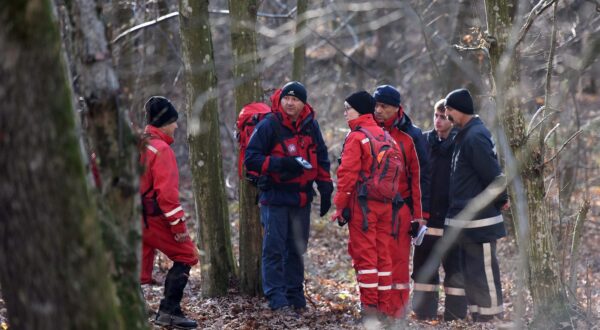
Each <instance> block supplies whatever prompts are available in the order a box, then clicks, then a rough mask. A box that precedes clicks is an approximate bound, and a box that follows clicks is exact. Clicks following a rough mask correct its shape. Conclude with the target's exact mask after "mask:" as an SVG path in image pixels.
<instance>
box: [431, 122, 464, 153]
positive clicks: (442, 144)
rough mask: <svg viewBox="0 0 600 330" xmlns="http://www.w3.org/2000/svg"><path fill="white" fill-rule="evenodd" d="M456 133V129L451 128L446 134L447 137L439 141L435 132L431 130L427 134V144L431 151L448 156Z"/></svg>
mask: <svg viewBox="0 0 600 330" xmlns="http://www.w3.org/2000/svg"><path fill="white" fill-rule="evenodd" d="M457 133H458V128H456V127H453V128H451V129H450V132H449V133H448V137H447V138H445V139H443V140H442V139H440V137H439V136H438V134H437V131H436V130H431V131H429V132H428V134H427V143H429V145H430V146H431V149H432V150H435V151H436V152H439V153H441V154H444V155H447V154H449V151H450V149H451V148H452V144H453V143H454V141H453V140H454V137H455V136H456V134H457Z"/></svg>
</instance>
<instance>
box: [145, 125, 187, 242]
mask: <svg viewBox="0 0 600 330" xmlns="http://www.w3.org/2000/svg"><path fill="white" fill-rule="evenodd" d="M144 133H146V134H148V135H150V138H149V139H148V140H147V145H146V146H145V148H144V149H143V150H142V152H141V154H140V164H141V165H142V166H143V168H144V173H143V174H142V177H141V178H140V193H141V194H143V193H145V192H146V191H148V189H150V188H151V187H152V190H150V191H148V193H146V195H145V197H147V198H150V197H152V196H153V195H154V194H155V193H156V198H157V200H158V205H159V207H160V209H161V210H162V212H163V216H162V217H161V218H162V219H163V220H165V221H167V222H169V223H171V222H173V221H175V220H177V219H181V218H183V216H184V212H183V208H182V207H181V203H180V202H179V171H178V170H177V160H176V159H175V153H174V152H173V149H171V147H170V146H169V145H170V144H171V143H173V138H172V137H170V136H168V135H166V134H164V133H163V132H162V131H160V130H159V129H158V128H156V127H154V126H150V125H148V126H146V128H145V129H144ZM180 223H181V224H183V222H180ZM183 228H185V227H183ZM184 231H185V230H184Z"/></svg>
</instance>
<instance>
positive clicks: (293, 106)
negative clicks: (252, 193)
mask: <svg viewBox="0 0 600 330" xmlns="http://www.w3.org/2000/svg"><path fill="white" fill-rule="evenodd" d="M271 103H272V104H271V111H272V113H271V114H269V115H267V116H265V118H264V119H262V120H261V121H260V122H258V124H257V125H256V128H255V129H254V133H253V134H252V136H251V137H250V141H249V142H248V146H247V148H246V151H245V157H244V165H245V167H246V169H247V170H248V171H249V172H250V171H252V172H255V173H256V174H257V175H258V179H257V186H258V188H259V191H260V192H259V205H260V215H261V223H262V226H263V229H264V237H263V245H262V285H263V291H264V294H265V296H266V297H267V299H268V301H269V307H270V308H271V309H272V310H277V311H280V312H284V313H285V312H288V311H291V310H292V309H293V310H295V311H296V312H302V311H304V310H305V309H306V299H305V297H304V260H303V258H304V257H303V255H304V253H305V252H306V249H307V245H308V237H309V230H310V209H311V202H312V199H313V195H314V189H313V183H315V182H316V184H317V189H318V190H319V193H320V195H321V209H320V215H321V216H323V215H325V214H326V213H327V211H328V210H329V208H330V207H331V194H332V193H333V183H332V182H331V176H330V174H329V167H330V163H329V157H328V153H327V146H326V145H325V141H324V140H323V136H322V135H321V130H320V128H319V124H318V123H317V121H316V119H315V111H314V110H313V108H312V107H311V106H310V104H308V103H307V93H306V89H305V88H304V86H303V85H302V84H301V83H299V82H297V81H292V82H289V83H287V84H285V85H284V86H283V87H282V88H281V89H278V90H277V91H275V93H274V94H273V95H272V96H271Z"/></svg>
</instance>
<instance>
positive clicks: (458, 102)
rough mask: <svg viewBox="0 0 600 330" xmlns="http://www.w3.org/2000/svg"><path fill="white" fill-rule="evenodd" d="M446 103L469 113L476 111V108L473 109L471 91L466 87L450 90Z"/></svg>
mask: <svg viewBox="0 0 600 330" xmlns="http://www.w3.org/2000/svg"><path fill="white" fill-rule="evenodd" d="M445 105H446V106H447V107H451V108H453V109H456V110H458V111H460V112H462V113H466V114H468V115H472V114H474V113H475V110H474V109H473V98H471V93H469V91H468V90H467V89H464V88H461V89H456V90H453V91H452V92H450V93H449V94H448V96H446V104H445Z"/></svg>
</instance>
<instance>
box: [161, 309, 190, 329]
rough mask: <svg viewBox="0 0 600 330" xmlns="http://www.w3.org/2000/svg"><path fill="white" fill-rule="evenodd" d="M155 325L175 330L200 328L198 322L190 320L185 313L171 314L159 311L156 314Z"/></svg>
mask: <svg viewBox="0 0 600 330" xmlns="http://www.w3.org/2000/svg"><path fill="white" fill-rule="evenodd" d="M154 324H156V325H160V326H163V327H173V328H175V329H196V328H197V327H198V323H196V321H194V320H191V319H188V318H187V317H185V315H183V313H181V314H179V313H178V314H169V313H166V312H162V311H158V313H157V314H156V319H155V320H154Z"/></svg>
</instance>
